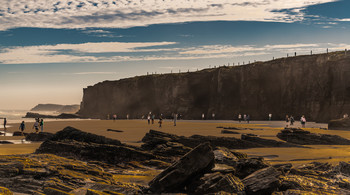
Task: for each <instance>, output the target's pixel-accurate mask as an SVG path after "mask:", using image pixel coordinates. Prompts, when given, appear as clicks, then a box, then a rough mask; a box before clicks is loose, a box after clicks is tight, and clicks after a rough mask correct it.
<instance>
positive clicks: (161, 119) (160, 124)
mask: <svg viewBox="0 0 350 195" xmlns="http://www.w3.org/2000/svg"><path fill="white" fill-rule="evenodd" d="M158 123H159V127H162V123H163V118H162V117H159V121H158Z"/></svg>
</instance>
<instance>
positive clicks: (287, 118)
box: [286, 115, 289, 123]
mask: <svg viewBox="0 0 350 195" xmlns="http://www.w3.org/2000/svg"><path fill="white" fill-rule="evenodd" d="M288 122H289V116H288V115H286V123H288Z"/></svg>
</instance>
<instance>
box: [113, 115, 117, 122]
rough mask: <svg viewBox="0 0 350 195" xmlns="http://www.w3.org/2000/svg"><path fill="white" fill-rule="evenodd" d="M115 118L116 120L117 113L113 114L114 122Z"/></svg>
mask: <svg viewBox="0 0 350 195" xmlns="http://www.w3.org/2000/svg"><path fill="white" fill-rule="evenodd" d="M115 120H117V115H116V114H113V121H114V122H115Z"/></svg>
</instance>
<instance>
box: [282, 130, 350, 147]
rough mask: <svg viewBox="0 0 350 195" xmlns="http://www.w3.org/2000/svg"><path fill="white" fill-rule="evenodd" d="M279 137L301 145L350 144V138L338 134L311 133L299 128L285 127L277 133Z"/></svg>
mask: <svg viewBox="0 0 350 195" xmlns="http://www.w3.org/2000/svg"><path fill="white" fill-rule="evenodd" d="M277 137H278V138H280V139H281V140H284V141H286V142H290V143H293V144H300V145H350V140H348V139H345V138H343V137H340V136H338V135H329V134H319V133H311V132H310V131H305V130H302V129H297V128H285V129H284V130H281V132H280V133H278V134H277Z"/></svg>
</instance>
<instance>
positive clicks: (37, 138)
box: [25, 132, 54, 142]
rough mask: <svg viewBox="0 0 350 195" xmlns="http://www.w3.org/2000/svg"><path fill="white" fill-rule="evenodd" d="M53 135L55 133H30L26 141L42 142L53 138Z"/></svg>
mask: <svg viewBox="0 0 350 195" xmlns="http://www.w3.org/2000/svg"><path fill="white" fill-rule="evenodd" d="M53 136H54V134H52V133H48V132H39V133H28V134H27V135H26V138H25V139H26V141H32V142H42V141H45V140H48V139H51V138H52V137H53Z"/></svg>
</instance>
